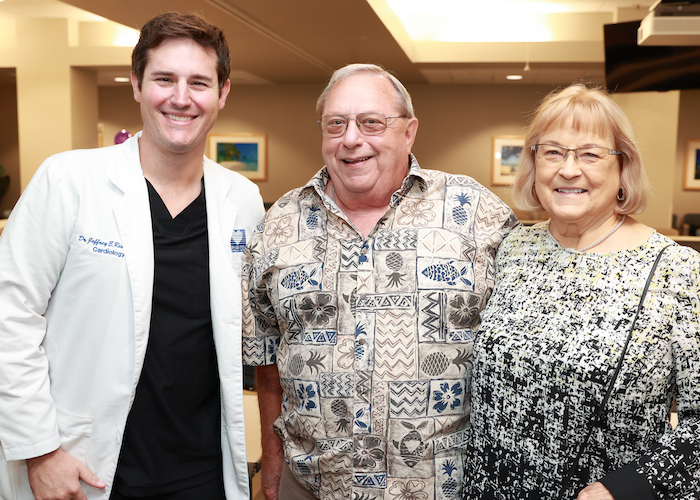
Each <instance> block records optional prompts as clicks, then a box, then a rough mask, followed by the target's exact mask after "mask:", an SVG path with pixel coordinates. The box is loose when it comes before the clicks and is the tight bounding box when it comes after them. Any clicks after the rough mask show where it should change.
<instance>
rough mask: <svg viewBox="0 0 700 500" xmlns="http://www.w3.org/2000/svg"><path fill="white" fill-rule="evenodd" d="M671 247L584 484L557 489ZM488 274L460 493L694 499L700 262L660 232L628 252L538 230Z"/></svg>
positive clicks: (698, 455)
mask: <svg viewBox="0 0 700 500" xmlns="http://www.w3.org/2000/svg"><path fill="white" fill-rule="evenodd" d="M668 244H672V245H673V246H671V247H670V248H668V249H667V250H666V252H665V253H664V255H663V257H662V260H661V262H660V263H659V266H658V268H657V269H656V272H655V274H654V279H653V281H652V283H651V286H650V289H649V292H648V294H647V296H646V299H645V301H644V308H643V310H642V312H641V314H640V316H639V319H638V321H637V325H636V328H635V331H634V333H633V336H632V340H631V342H630V345H629V348H628V351H627V354H626V355H625V358H624V364H623V366H622V370H621V372H620V374H619V377H618V379H617V382H616V383H615V386H614V389H613V392H612V394H611V397H610V400H609V401H608V404H607V406H606V409H605V412H604V418H603V422H602V423H601V425H599V426H596V427H595V429H594V430H593V433H592V435H591V438H590V441H589V443H588V445H587V447H586V448H585V452H584V454H583V457H582V460H581V463H580V469H581V470H582V471H583V474H585V473H588V474H589V480H588V481H586V482H584V481H580V480H576V479H574V480H572V482H571V484H570V486H569V488H568V489H567V491H561V489H562V488H561V484H562V477H563V476H564V475H565V470H566V468H567V460H571V458H572V457H573V456H574V455H575V451H576V449H577V448H578V447H579V445H580V444H581V442H582V441H583V439H584V436H585V434H586V431H587V429H588V427H589V424H590V422H591V417H592V415H593V413H594V412H595V410H596V408H597V406H598V404H599V403H600V402H601V401H602V399H603V397H604V391H605V389H606V388H607V386H608V384H609V381H610V380H611V378H612V374H613V372H614V368H615V365H616V362H617V360H618V359H619V356H620V353H621V351H622V348H623V346H624V342H625V339H626V336H627V333H628V330H629V328H630V324H631V322H632V319H633V316H634V313H635V310H636V307H637V304H638V302H639V298H640V295H641V292H642V289H643V288H644V284H645V281H646V279H647V276H648V275H649V271H650V269H651V266H652V265H653V262H654V260H655V258H656V256H657V254H658V253H659V251H660V250H661V249H662V248H663V247H664V246H666V245H668ZM496 278H497V285H496V288H495V289H494V293H493V295H492V297H491V299H490V301H489V303H488V305H487V307H486V309H485V310H484V311H483V312H482V324H481V327H480V329H479V332H478V334H477V338H476V340H475V342H474V370H473V385H472V390H473V393H472V416H471V419H472V431H473V435H472V440H471V445H470V446H471V449H470V450H469V451H468V453H467V457H468V458H467V460H466V463H465V467H466V473H465V478H466V484H465V495H464V497H465V498H468V499H479V500H481V499H488V498H499V499H501V498H502V499H535V498H537V499H539V498H543V499H544V498H551V499H557V500H559V499H574V498H576V495H577V493H578V492H579V491H580V490H581V489H582V488H583V487H584V486H585V485H586V484H589V483H592V482H595V481H598V480H601V479H602V482H603V484H605V486H606V487H608V489H610V491H611V492H613V494H614V496H615V498H616V500H619V499H621V498H630V499H635V500H637V499H643V498H655V497H654V495H656V498H659V499H671V498H673V499H681V498H683V499H686V498H688V499H689V498H700V471H699V470H698V469H699V466H700V325H699V321H700V319H699V317H700V298H699V292H700V254H698V253H697V252H695V251H694V250H692V249H690V248H687V247H681V246H678V245H676V244H674V243H673V242H672V241H671V240H669V239H668V238H666V237H665V236H662V235H660V234H659V233H653V234H652V235H651V237H650V238H649V240H648V241H647V242H646V243H645V244H643V245H641V246H639V247H637V248H633V249H631V250H625V251H620V252H611V253H582V252H577V251H575V250H570V249H565V248H563V247H561V246H560V245H559V244H558V243H557V241H556V240H555V239H554V238H553V237H552V236H551V235H550V233H549V230H548V225H547V223H541V224H538V225H535V226H533V227H530V228H524V227H520V228H517V229H515V230H514V231H513V232H511V233H510V235H509V236H508V237H507V238H506V240H504V242H503V244H502V245H501V247H500V249H499V251H498V256H497V273H496ZM674 395H676V397H677V402H678V416H679V421H680V423H679V425H678V427H676V429H675V430H673V431H672V430H671V427H670V425H669V410H670V407H671V403H672V400H673V396H674ZM652 492H653V493H652Z"/></svg>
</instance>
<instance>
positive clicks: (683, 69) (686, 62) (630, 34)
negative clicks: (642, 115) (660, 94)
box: [604, 21, 700, 92]
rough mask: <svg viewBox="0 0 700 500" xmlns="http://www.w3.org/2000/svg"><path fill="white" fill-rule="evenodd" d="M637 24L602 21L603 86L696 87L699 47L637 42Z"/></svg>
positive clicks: (636, 88) (626, 88)
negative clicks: (603, 47)
mask: <svg viewBox="0 0 700 500" xmlns="http://www.w3.org/2000/svg"><path fill="white" fill-rule="evenodd" d="M639 24H640V22H639V21H632V22H627V23H617V24H606V25H605V27H604V30H605V31H604V35H605V80H606V86H607V88H608V89H609V90H611V91H613V92H645V91H653V90H660V91H664V90H683V89H698V88H700V47H698V46H693V47H683V46H639V45H637V28H639Z"/></svg>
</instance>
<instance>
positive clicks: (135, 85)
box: [131, 71, 141, 104]
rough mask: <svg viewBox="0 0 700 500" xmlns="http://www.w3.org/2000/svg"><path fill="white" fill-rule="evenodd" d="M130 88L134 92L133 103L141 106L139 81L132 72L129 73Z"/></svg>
mask: <svg viewBox="0 0 700 500" xmlns="http://www.w3.org/2000/svg"><path fill="white" fill-rule="evenodd" d="M131 88H132V89H133V91H134V101H136V102H138V103H139V104H141V89H140V88H139V79H138V78H137V77H136V75H135V74H134V72H133V71H132V72H131Z"/></svg>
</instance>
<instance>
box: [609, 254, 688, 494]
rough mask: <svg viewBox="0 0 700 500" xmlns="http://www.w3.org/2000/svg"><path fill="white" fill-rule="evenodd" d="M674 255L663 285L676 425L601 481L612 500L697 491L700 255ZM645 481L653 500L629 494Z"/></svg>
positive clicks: (641, 487)
mask: <svg viewBox="0 0 700 500" xmlns="http://www.w3.org/2000/svg"><path fill="white" fill-rule="evenodd" d="M669 253H670V252H669ZM677 256H678V257H677V260H676V261H675V262H673V263H672V270H671V272H670V273H669V277H668V280H667V282H666V283H665V284H664V286H665V287H666V288H667V289H668V290H669V291H670V292H671V293H675V294H677V308H676V312H675V318H674V319H675V324H674V325H673V329H672V331H671V344H672V355H673V364H674V372H675V379H676V385H677V392H676V401H677V408H678V425H677V426H676V428H675V429H674V430H672V431H671V430H669V431H668V432H666V433H664V434H663V435H662V436H660V438H659V439H658V440H657V441H656V442H655V443H654V444H653V445H652V447H651V448H650V451H649V452H648V453H647V454H645V455H643V456H642V457H640V458H639V459H638V460H637V461H636V462H635V463H632V464H628V466H626V467H623V468H622V469H620V470H619V471H614V472H612V473H611V474H609V475H608V476H606V478H603V479H602V480H601V482H602V483H603V484H604V485H606V487H607V486H608V485H610V486H611V488H612V489H610V488H608V489H610V491H611V493H613V495H614V497H615V499H616V500H620V499H629V500H632V499H635V500H636V499H639V498H659V499H671V498H673V499H676V498H695V495H697V492H698V491H700V324H699V318H700V293H699V292H700V254H698V253H697V252H695V251H693V250H691V249H688V248H682V247H681V248H680V249H679V250H678V252H677ZM623 478H624V479H625V480H626V481H629V483H627V485H626V486H627V488H624V487H620V488H619V490H618V489H617V488H618V487H619V486H622V483H620V480H621V479H623ZM644 480H646V482H647V489H650V490H651V491H653V493H654V495H655V497H647V496H637V495H636V494H635V493H634V491H636V490H634V488H632V487H631V486H632V485H634V484H636V485H637V487H638V488H640V490H639V491H644V486H643V485H641V484H640V483H641V482H642V481H644ZM616 485H617V486H616ZM613 490H615V492H614V491H613Z"/></svg>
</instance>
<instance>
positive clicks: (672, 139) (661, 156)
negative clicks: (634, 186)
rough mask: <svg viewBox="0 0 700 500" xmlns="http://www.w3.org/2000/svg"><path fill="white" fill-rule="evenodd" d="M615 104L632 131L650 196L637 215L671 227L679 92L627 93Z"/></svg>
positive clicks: (643, 220) (650, 221)
mask: <svg viewBox="0 0 700 500" xmlns="http://www.w3.org/2000/svg"><path fill="white" fill-rule="evenodd" d="M614 99H615V101H616V102H617V103H618V104H619V105H620V106H621V107H622V109H623V110H625V112H626V113H627V116H628V117H629V119H630V122H631V123H632V127H633V128H634V133H635V138H636V140H637V144H638V145H639V149H640V151H641V155H642V161H643V162H644V167H645V170H646V172H647V175H648V177H649V181H650V183H651V188H652V193H651V198H650V200H649V204H648V205H647V208H646V210H645V211H644V212H643V213H642V214H640V215H638V216H636V218H637V219H638V220H640V221H641V222H643V223H644V224H647V225H649V226H651V227H657V228H664V227H671V218H672V214H673V211H674V210H673V186H674V183H676V182H680V179H676V178H674V175H673V167H672V165H673V160H672V159H673V158H674V156H675V152H676V144H677V142H678V106H679V102H680V92H679V91H673V92H630V93H624V94H617V95H615V96H614Z"/></svg>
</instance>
